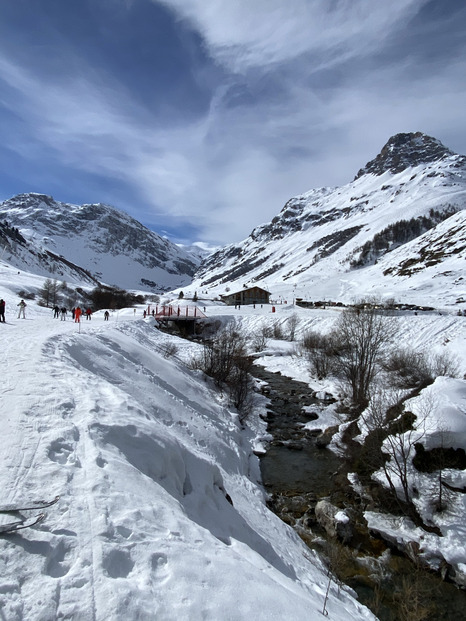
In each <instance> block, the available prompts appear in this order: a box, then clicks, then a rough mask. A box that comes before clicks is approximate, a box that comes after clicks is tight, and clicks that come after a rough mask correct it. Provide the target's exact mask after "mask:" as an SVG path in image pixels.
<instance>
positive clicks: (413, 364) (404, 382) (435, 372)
mask: <svg viewBox="0 0 466 621" xmlns="http://www.w3.org/2000/svg"><path fill="white" fill-rule="evenodd" d="M384 368H385V370H386V371H388V372H389V373H390V374H391V383H392V385H394V386H396V387H398V388H418V387H425V386H428V385H429V384H431V383H432V382H433V381H434V380H435V378H436V377H439V376H446V377H457V375H458V372H459V364H458V361H457V359H456V358H454V357H453V356H451V355H450V354H449V353H448V352H442V353H440V354H435V353H434V354H430V355H429V354H427V353H426V352H424V351H416V350H412V349H407V348H404V349H396V350H395V351H393V352H391V353H390V356H389V357H388V359H387V360H386V362H385V364H384Z"/></svg>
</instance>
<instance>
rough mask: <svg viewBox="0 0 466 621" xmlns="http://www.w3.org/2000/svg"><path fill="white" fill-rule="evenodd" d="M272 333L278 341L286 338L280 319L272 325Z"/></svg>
mask: <svg viewBox="0 0 466 621" xmlns="http://www.w3.org/2000/svg"><path fill="white" fill-rule="evenodd" d="M272 334H273V338H274V339H276V340H277V341H282V340H283V339H284V338H285V337H284V334H283V326H282V324H281V323H279V322H278V321H276V322H275V323H274V324H273V326H272Z"/></svg>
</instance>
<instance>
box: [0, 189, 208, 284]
mask: <svg viewBox="0 0 466 621" xmlns="http://www.w3.org/2000/svg"><path fill="white" fill-rule="evenodd" d="M0 219H1V220H3V221H4V222H3V223H1V224H0V240H1V243H2V246H3V249H2V251H1V252H2V259H3V260H4V261H7V262H8V263H10V264H11V265H13V266H15V267H17V268H18V269H21V270H26V271H28V272H33V273H36V274H39V275H43V276H47V277H51V278H57V279H58V280H67V279H72V280H75V279H79V280H81V281H85V282H89V283H94V284H95V282H96V281H97V280H98V281H101V282H104V283H106V284H110V285H116V286H119V287H124V288H130V289H144V290H152V291H161V290H168V289H173V288H175V287H180V286H183V285H185V284H186V283H188V282H190V280H191V277H192V275H193V273H194V270H195V269H196V267H197V265H198V264H199V261H200V259H199V257H198V256H196V255H195V254H193V253H189V252H187V251H186V250H183V249H182V248H179V247H178V246H176V245H175V244H173V243H172V242H170V241H168V240H167V239H164V238H162V237H161V236H160V235H157V233H154V232H153V231H150V230H149V229H147V228H146V227H145V226H143V225H142V224H140V223H139V222H138V221H137V220H135V219H134V218H132V217H131V216H129V215H128V214H126V213H124V212H122V211H119V210H118V209H115V208H113V207H110V206H108V205H103V204H96V205H70V204H68V203H62V202H60V201H56V200H54V199H53V198H52V197H50V196H45V195H43V194H34V193H30V194H19V195H18V196H15V197H13V198H11V199H9V200H7V201H4V202H3V203H1V204H0Z"/></svg>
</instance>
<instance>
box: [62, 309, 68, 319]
mask: <svg viewBox="0 0 466 621" xmlns="http://www.w3.org/2000/svg"><path fill="white" fill-rule="evenodd" d="M66 312H67V311H66V306H63V307H62V308H61V320H62V321H66Z"/></svg>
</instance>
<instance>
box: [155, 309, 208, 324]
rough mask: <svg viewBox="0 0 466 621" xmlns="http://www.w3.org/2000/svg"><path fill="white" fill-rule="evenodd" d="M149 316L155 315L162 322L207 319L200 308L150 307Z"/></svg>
mask: <svg viewBox="0 0 466 621" xmlns="http://www.w3.org/2000/svg"><path fill="white" fill-rule="evenodd" d="M147 313H148V314H149V315H153V316H154V317H155V318H156V319H159V320H161V321H183V320H186V319H189V320H191V321H192V320H193V319H206V317H207V315H205V314H204V313H203V312H202V311H201V310H200V308H199V307H198V306H172V305H168V306H156V307H155V308H153V307H151V306H149V307H148V309H147Z"/></svg>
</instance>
